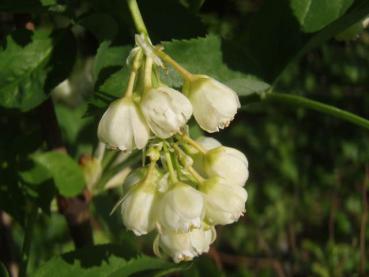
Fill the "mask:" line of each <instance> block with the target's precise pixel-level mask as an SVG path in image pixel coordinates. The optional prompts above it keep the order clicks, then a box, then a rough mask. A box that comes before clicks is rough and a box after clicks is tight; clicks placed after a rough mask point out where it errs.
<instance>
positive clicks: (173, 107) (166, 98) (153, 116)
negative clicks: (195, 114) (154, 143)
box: [141, 86, 192, 138]
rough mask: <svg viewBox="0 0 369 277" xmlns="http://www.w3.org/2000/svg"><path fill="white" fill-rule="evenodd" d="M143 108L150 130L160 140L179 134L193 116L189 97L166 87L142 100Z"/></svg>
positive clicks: (148, 93)
mask: <svg viewBox="0 0 369 277" xmlns="http://www.w3.org/2000/svg"><path fill="white" fill-rule="evenodd" d="M141 108H142V112H143V114H144V115H145V118H146V120H147V123H148V125H149V127H150V129H151V130H152V132H153V133H154V134H155V135H157V136H158V137H160V138H168V137H170V136H172V135H174V134H175V133H177V132H178V131H179V130H180V129H181V127H183V126H184V125H185V124H186V122H187V121H188V120H189V119H190V117H191V115H192V106H191V103H190V101H189V100H188V99H187V97H186V96H184V95H183V94H182V93H180V92H178V91H176V90H174V89H172V88H169V87H166V86H161V87H158V88H155V89H154V88H153V89H151V90H149V91H148V92H147V93H146V94H145V96H144V97H143V99H142V102H141Z"/></svg>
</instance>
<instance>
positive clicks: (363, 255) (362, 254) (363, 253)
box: [359, 167, 369, 276]
mask: <svg viewBox="0 0 369 277" xmlns="http://www.w3.org/2000/svg"><path fill="white" fill-rule="evenodd" d="M368 183H369V167H367V168H366V170H365V177H364V181H363V185H362V195H363V198H362V201H363V212H362V214H361V223H360V268H359V272H360V274H361V275H362V276H364V273H365V265H366V247H365V233H366V224H367V221H368V209H369V204H368V192H367V186H368Z"/></svg>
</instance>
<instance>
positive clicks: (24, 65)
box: [0, 30, 75, 111]
mask: <svg viewBox="0 0 369 277" xmlns="http://www.w3.org/2000/svg"><path fill="white" fill-rule="evenodd" d="M61 53H67V54H66V55H64V58H63V59H62V60H60V58H59V55H60V54H61ZM74 56H75V45H74V38H73V35H72V34H71V33H69V32H59V33H55V34H54V35H53V36H51V34H50V31H48V30H38V31H35V32H33V33H32V32H30V31H26V30H19V31H15V32H13V33H12V34H11V35H9V36H8V37H7V39H6V42H5V45H4V47H3V50H2V51H1V52H0V67H1V68H2V70H1V72H0V88H1V89H0V105H1V106H3V107H6V108H17V109H20V110H21V111H28V110H30V109H32V108H34V107H36V106H37V105H39V104H41V103H42V102H43V101H44V100H45V99H46V98H47V95H48V94H49V92H50V91H51V89H52V88H54V86H56V85H57V84H59V83H60V82H61V81H62V80H64V78H65V77H67V76H68V74H69V73H70V70H71V68H72V66H73V63H74Z"/></svg>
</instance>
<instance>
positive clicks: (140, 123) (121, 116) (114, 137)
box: [97, 98, 150, 151]
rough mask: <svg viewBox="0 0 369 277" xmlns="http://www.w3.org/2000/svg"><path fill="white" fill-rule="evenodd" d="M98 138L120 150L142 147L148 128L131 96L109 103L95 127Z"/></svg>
mask: <svg viewBox="0 0 369 277" xmlns="http://www.w3.org/2000/svg"><path fill="white" fill-rule="evenodd" d="M97 134H98V137H99V139H100V140H101V141H102V142H104V143H106V144H107V145H109V147H112V148H119V149H120V150H122V151H125V150H128V151H129V150H133V149H135V148H138V149H142V148H144V147H145V145H146V143H147V141H148V140H149V135H150V130H149V128H148V127H147V125H146V123H145V121H144V120H143V118H142V116H141V115H140V111H139V110H138V108H137V107H136V105H135V104H134V103H133V101H132V99H131V98H121V99H118V100H116V101H114V102H113V103H111V104H110V106H109V108H108V109H107V110H106V111H105V113H104V115H103V116H102V118H101V120H100V123H99V127H98V129H97Z"/></svg>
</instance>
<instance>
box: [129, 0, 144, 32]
mask: <svg viewBox="0 0 369 277" xmlns="http://www.w3.org/2000/svg"><path fill="white" fill-rule="evenodd" d="M127 4H128V8H129V11H130V12H131V15H132V19H133V22H134V24H135V27H136V30H137V32H138V33H140V34H144V35H145V36H148V32H147V28H146V25H145V22H144V21H143V18H142V15H141V12H140V9H139V8H138V5H137V1H136V0H127Z"/></svg>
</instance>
